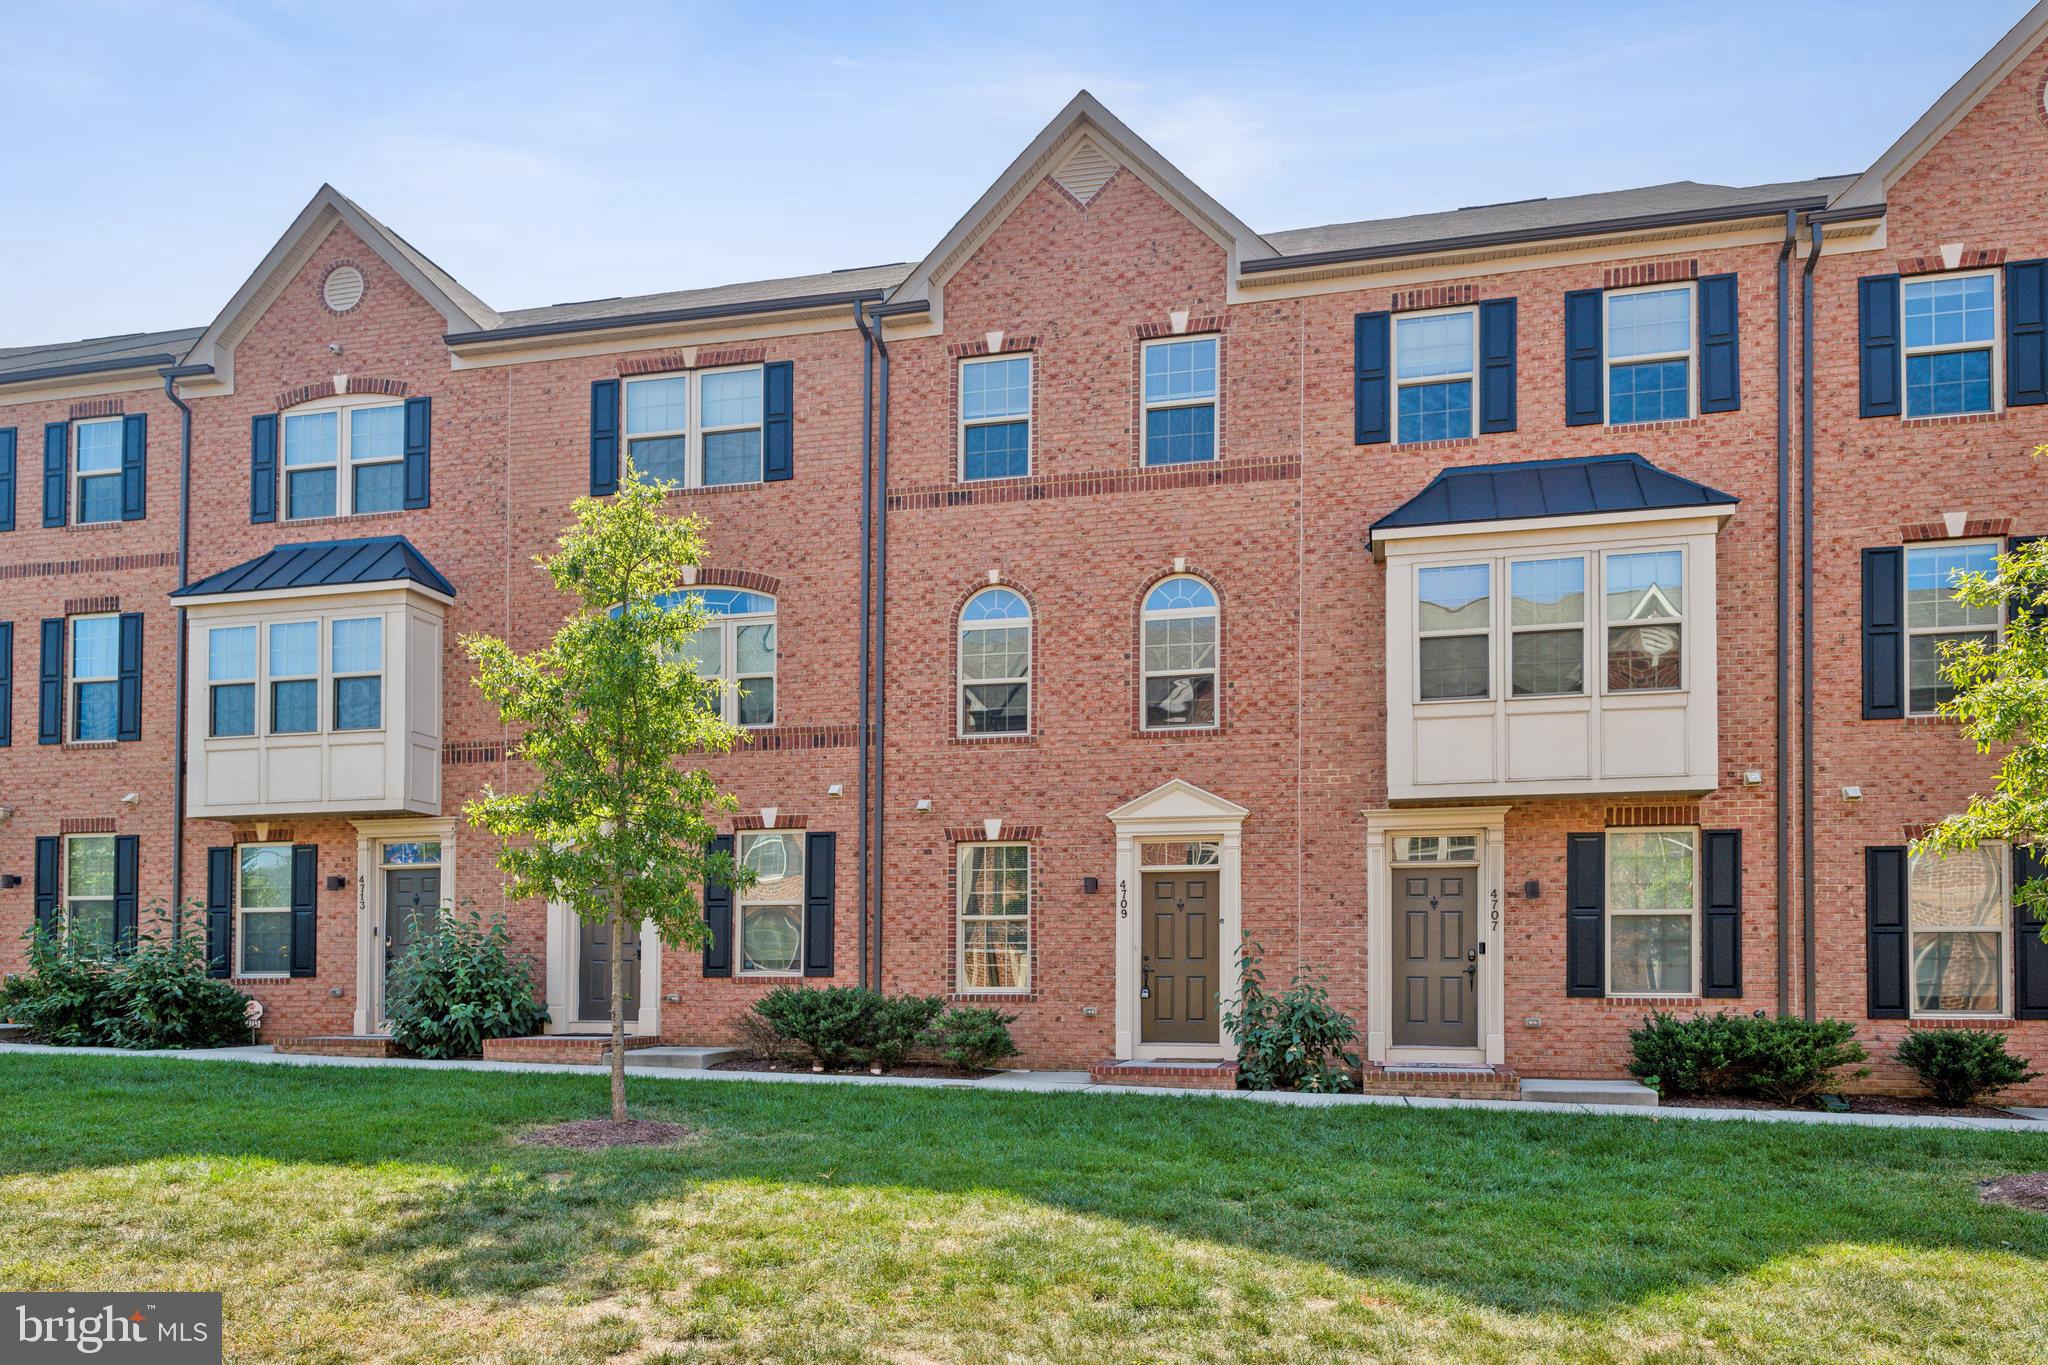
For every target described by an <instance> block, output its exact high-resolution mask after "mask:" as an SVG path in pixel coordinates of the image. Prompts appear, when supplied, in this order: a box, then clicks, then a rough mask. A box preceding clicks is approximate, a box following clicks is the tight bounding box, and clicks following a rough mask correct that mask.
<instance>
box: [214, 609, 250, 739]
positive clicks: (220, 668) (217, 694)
mask: <svg viewBox="0 0 2048 1365" xmlns="http://www.w3.org/2000/svg"><path fill="white" fill-rule="evenodd" d="M206 713H207V723H206V732H207V734H209V735H211V736H213V737H214V738H216V739H224V738H228V737H232V736H245V735H253V734H255V733H256V627H254V626H215V627H214V628H213V629H211V630H209V631H208V632H207V633H206Z"/></svg>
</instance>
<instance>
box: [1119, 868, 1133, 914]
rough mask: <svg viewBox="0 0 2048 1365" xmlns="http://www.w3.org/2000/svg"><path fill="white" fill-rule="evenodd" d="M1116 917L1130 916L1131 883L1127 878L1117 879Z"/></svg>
mask: <svg viewBox="0 0 2048 1365" xmlns="http://www.w3.org/2000/svg"><path fill="white" fill-rule="evenodd" d="M1116 917H1117V918H1118V919H1129V918H1130V917H1131V884H1130V882H1129V881H1128V880H1126V879H1124V878H1121V877H1120V878H1118V879H1117V884H1116Z"/></svg>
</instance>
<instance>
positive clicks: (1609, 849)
mask: <svg viewBox="0 0 2048 1365" xmlns="http://www.w3.org/2000/svg"><path fill="white" fill-rule="evenodd" d="M1617 834H1623V835H1653V834H1683V835H1685V836H1686V837H1687V838H1689V839H1691V841H1692V908H1691V909H1690V910H1672V909H1663V908H1659V909H1653V910H1614V909H1611V908H1610V909H1609V910H1608V911H1607V914H1606V916H1605V919H1606V927H1605V929H1604V931H1603V932H1604V938H1605V943H1604V945H1603V948H1604V953H1605V958H1604V960H1605V962H1606V963H1607V970H1606V972H1605V973H1604V975H1605V976H1606V978H1607V994H1608V996H1609V997H1625V998H1627V999H1631V1000H1647V999H1658V1000H1683V999H1689V998H1693V997H1696V996H1698V995H1699V986H1700V926H1701V921H1702V919H1703V918H1704V916H1702V915H1701V914H1700V878H1701V876H1703V875H1704V872H1703V869H1702V868H1701V867H1700V832H1699V830H1698V829H1697V828H1696V827H1693V826H1690V825H1664V826H1658V827H1654V828H1645V829H1637V828H1629V829H1609V830H1607V831H1605V837H1603V838H1602V840H1601V845H1602V853H1601V863H1602V866H1601V884H1602V885H1603V886H1605V887H1607V888H1609V894H1611V892H1612V888H1613V886H1614V843H1615V840H1614V836H1615V835H1617ZM1617 919H1685V920H1688V921H1690V922H1691V925H1692V951H1691V952H1690V953H1689V954H1688V955H1687V956H1688V959H1689V960H1690V962H1691V963H1692V976H1691V978H1690V979H1689V980H1688V981H1687V982H1686V983H1685V986H1684V989H1682V990H1667V991H1647V990H1628V991H1619V990H1616V989H1615V988H1614V971H1613V963H1614V922H1615V921H1616V920H1617Z"/></svg>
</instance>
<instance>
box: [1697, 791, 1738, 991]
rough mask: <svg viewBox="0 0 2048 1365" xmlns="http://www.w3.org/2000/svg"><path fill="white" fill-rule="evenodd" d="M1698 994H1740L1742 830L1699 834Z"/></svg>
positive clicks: (1720, 830) (1715, 830)
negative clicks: (1700, 920) (1701, 902)
mask: <svg viewBox="0 0 2048 1365" xmlns="http://www.w3.org/2000/svg"><path fill="white" fill-rule="evenodd" d="M1700 843H1701V845H1702V847H1701V849H1700V863H1701V866H1702V868H1703V869H1704V872H1705V875H1704V876H1703V877H1702V878H1701V890H1702V892H1703V895H1702V897H1701V899H1702V900H1703V901H1704V905H1703V907H1702V908H1703V910H1704V912H1705V914H1704V916H1703V919H1702V922H1701V926H1700V994H1701V995H1712V996H1733V995H1741V994H1742V831H1741V830H1739V829H1710V830H1707V831H1705V832H1704V833H1702V834H1701V835H1700Z"/></svg>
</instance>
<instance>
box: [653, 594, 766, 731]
mask: <svg viewBox="0 0 2048 1365" xmlns="http://www.w3.org/2000/svg"><path fill="white" fill-rule="evenodd" d="M686 597H694V598H696V599H697V600H698V601H699V602H700V603H701V604H702V605H703V608H704V610H705V612H707V613H708V614H709V615H710V616H711V618H712V619H711V620H710V621H708V622H707V623H705V624H704V625H703V626H702V627H700V628H699V629H698V630H697V632H696V634H694V635H692V636H691V637H690V640H689V643H688V644H687V645H686V646H684V653H685V654H686V655H687V656H688V657H689V658H690V659H692V660H694V661H695V663H696V665H697V672H698V673H699V674H701V675H702V676H704V677H706V678H715V679H717V680H718V681H719V682H721V683H724V684H725V689H724V696H723V698H722V700H721V701H720V703H719V714H720V715H721V716H722V717H724V718H725V720H727V721H728V722H730V723H732V724H734V725H747V726H763V725H773V724H774V723H775V599H774V598H772V597H770V596H768V595H767V594H766V593H759V592H746V591H743V590H741V589H739V588H688V589H685V590H684V591H682V592H679V593H670V594H668V595H667V596H665V597H664V598H662V599H661V603H662V605H663V606H665V607H666V606H675V605H677V604H679V603H680V602H681V601H682V600H683V599H684V598H686Z"/></svg>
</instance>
